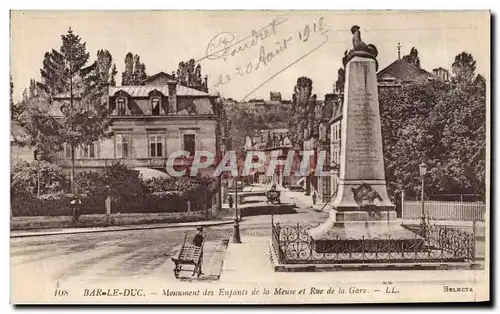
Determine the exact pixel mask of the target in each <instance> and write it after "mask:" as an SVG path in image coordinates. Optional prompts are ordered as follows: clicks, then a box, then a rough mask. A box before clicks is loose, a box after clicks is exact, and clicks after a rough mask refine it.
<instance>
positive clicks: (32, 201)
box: [11, 191, 73, 216]
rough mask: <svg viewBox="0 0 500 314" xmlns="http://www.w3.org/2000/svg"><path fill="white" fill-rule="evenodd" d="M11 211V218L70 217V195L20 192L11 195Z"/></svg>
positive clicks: (71, 211)
mask: <svg viewBox="0 0 500 314" xmlns="http://www.w3.org/2000/svg"><path fill="white" fill-rule="evenodd" d="M11 195H12V199H11V201H12V202H11V210H12V215H13V216H71V215H72V214H73V210H72V208H71V206H70V201H71V195H69V194H65V193H62V192H59V193H52V194H45V195H41V196H40V197H39V198H37V197H35V196H34V195H33V194H31V193H29V192H26V191H22V192H18V193H15V194H11Z"/></svg>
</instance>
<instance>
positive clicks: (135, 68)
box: [122, 52, 148, 86]
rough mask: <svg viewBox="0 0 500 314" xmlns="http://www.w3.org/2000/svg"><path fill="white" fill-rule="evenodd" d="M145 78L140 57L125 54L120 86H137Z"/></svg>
mask: <svg viewBox="0 0 500 314" xmlns="http://www.w3.org/2000/svg"><path fill="white" fill-rule="evenodd" d="M147 77H148V76H147V73H146V65H145V64H144V63H141V58H140V56H139V55H138V54H135V55H134V54H132V53H131V52H129V53H127V55H126V56H125V71H124V72H123V73H122V85H123V86H126V85H137V84H139V82H140V81H142V80H144V79H146V78H147Z"/></svg>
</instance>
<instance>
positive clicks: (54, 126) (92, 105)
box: [23, 28, 111, 192]
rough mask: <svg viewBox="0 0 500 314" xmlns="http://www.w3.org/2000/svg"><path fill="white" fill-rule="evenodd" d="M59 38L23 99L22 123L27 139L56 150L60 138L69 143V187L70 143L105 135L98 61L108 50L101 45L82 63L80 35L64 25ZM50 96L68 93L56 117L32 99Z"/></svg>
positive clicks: (84, 53) (50, 100)
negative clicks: (30, 92)
mask: <svg viewBox="0 0 500 314" xmlns="http://www.w3.org/2000/svg"><path fill="white" fill-rule="evenodd" d="M61 40H62V44H61V47H60V49H59V50H55V49H52V51H51V52H47V53H46V54H45V59H44V61H43V67H42V69H41V70H40V72H41V76H42V81H41V82H40V83H38V84H37V87H38V89H37V90H38V91H39V92H38V93H37V97H35V98H34V99H33V98H31V99H29V102H30V104H29V105H28V106H27V108H29V110H27V111H26V115H24V118H23V126H24V129H25V130H26V131H27V133H28V134H29V141H30V142H29V143H28V144H29V145H35V146H36V145H40V146H42V147H43V148H45V149H50V150H51V151H59V150H60V149H61V148H62V145H63V144H66V145H69V149H70V151H71V191H72V192H74V191H75V186H74V177H75V149H76V148H78V147H80V146H85V145H89V144H92V143H93V142H95V141H97V140H99V139H101V138H103V137H109V136H110V135H111V133H110V132H109V126H110V123H111V122H110V120H109V119H107V110H106V101H105V98H106V97H105V96H107V94H106V89H105V88H106V84H107V83H108V81H103V79H104V78H105V76H104V75H103V71H101V70H102V69H101V68H100V67H99V65H102V64H103V62H102V61H103V60H108V59H110V55H108V54H106V52H102V51H101V54H100V56H99V55H98V60H99V58H100V59H101V60H100V61H96V62H93V63H92V64H91V65H88V66H87V62H88V60H89V58H90V54H89V53H87V51H86V43H85V42H82V40H81V38H80V36H78V35H76V34H75V33H73V31H72V30H71V28H70V29H69V30H68V32H67V33H66V34H64V35H62V36H61ZM100 63H101V64H100ZM104 72H105V71H104ZM106 79H108V80H109V79H110V78H109V77H107V78H106ZM55 96H59V97H63V98H65V99H68V101H63V103H62V104H61V112H62V117H58V118H55V117H53V116H51V115H49V114H48V112H46V111H44V110H41V109H40V108H41V106H37V105H35V104H36V103H41V104H46V103H48V104H53V103H54V97H55Z"/></svg>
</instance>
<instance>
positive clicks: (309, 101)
mask: <svg viewBox="0 0 500 314" xmlns="http://www.w3.org/2000/svg"><path fill="white" fill-rule="evenodd" d="M312 84H313V82H312V80H311V79H310V78H308V77H305V76H302V77H299V78H298V79H297V83H296V85H295V88H294V93H293V96H292V110H291V116H290V119H289V121H288V138H289V139H290V141H291V142H292V145H298V146H300V147H302V145H303V143H304V141H305V140H309V139H310V138H311V137H312V134H313V133H314V130H313V124H312V122H313V121H314V119H313V114H314V108H315V106H316V95H312ZM311 95H312V96H311Z"/></svg>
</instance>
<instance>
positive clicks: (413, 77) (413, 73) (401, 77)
mask: <svg viewBox="0 0 500 314" xmlns="http://www.w3.org/2000/svg"><path fill="white" fill-rule="evenodd" d="M436 78H437V77H436V76H435V75H434V74H432V73H429V72H427V71H426V70H424V69H421V68H419V67H418V66H416V65H414V64H412V63H408V62H406V61H405V60H403V59H398V60H396V61H394V62H393V63H391V64H389V65H388V66H386V67H385V68H383V69H382V70H380V71H379V72H378V73H377V80H378V81H384V80H393V81H398V82H417V81H421V80H429V79H431V80H432V79H436Z"/></svg>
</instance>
